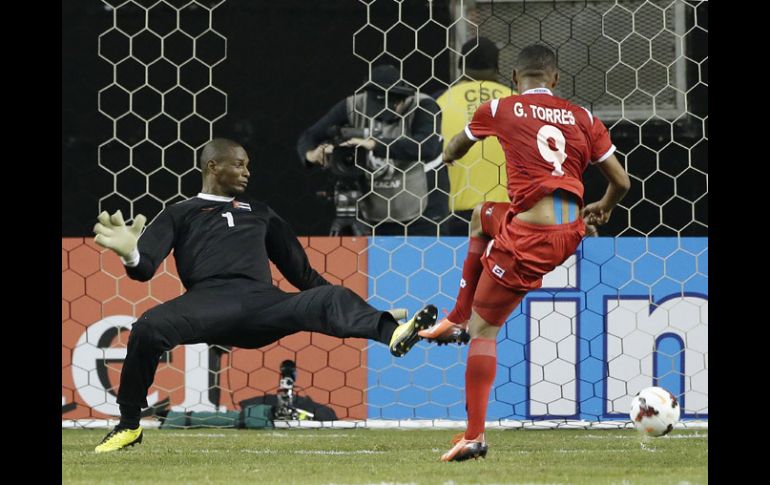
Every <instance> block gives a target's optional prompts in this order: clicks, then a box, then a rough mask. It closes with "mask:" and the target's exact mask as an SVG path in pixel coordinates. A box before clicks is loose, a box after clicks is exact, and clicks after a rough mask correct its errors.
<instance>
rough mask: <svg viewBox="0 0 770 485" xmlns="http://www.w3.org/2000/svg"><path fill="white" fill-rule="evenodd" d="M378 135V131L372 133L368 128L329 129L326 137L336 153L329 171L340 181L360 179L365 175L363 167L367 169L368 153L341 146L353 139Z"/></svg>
mask: <svg viewBox="0 0 770 485" xmlns="http://www.w3.org/2000/svg"><path fill="white" fill-rule="evenodd" d="M377 134H378V133H376V130H375V132H372V131H371V130H369V129H368V128H355V127H352V126H331V127H329V129H328V130H327V132H326V135H327V136H328V137H329V139H330V140H331V143H332V145H334V151H333V152H332V154H331V157H330V158H329V164H328V169H329V171H330V172H331V173H332V174H333V175H334V176H335V177H336V178H338V179H359V178H360V177H361V176H362V175H363V174H364V172H363V171H362V170H361V167H366V158H367V157H368V155H369V153H368V151H367V150H366V149H364V148H360V147H343V146H340V144H341V143H343V142H345V141H348V140H350V139H351V138H369V137H370V136H377Z"/></svg>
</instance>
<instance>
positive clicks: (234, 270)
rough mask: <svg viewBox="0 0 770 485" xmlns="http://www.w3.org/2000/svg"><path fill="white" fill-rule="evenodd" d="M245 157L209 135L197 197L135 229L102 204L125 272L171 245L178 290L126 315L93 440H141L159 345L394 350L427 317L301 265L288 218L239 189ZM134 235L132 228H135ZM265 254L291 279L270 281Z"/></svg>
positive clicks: (428, 312) (139, 275) (107, 237)
mask: <svg viewBox="0 0 770 485" xmlns="http://www.w3.org/2000/svg"><path fill="white" fill-rule="evenodd" d="M248 165H249V159H248V156H247V154H246V151H245V150H244V149H243V147H242V146H240V145H239V144H238V143H236V142H234V141H231V140H227V139H223V138H216V139H213V140H211V141H210V142H209V143H207V144H206V145H205V146H204V148H203V150H202V152H201V156H200V168H201V171H202V175H203V188H202V190H201V192H200V193H199V194H198V196H197V197H193V198H191V199H189V200H186V201H182V202H178V203H176V204H173V205H170V206H168V207H166V208H165V209H164V210H163V211H162V212H161V213H160V214H159V215H158V217H157V218H156V220H155V221H154V222H153V223H152V224H151V225H150V226H148V228H147V230H146V231H145V232H144V234H142V228H143V227H144V224H145V221H146V218H145V217H144V216H142V215H137V216H136V217H135V218H134V221H133V224H132V225H131V226H127V225H126V224H125V222H124V221H123V216H122V215H121V213H120V211H117V212H115V213H114V214H112V215H111V216H110V215H109V214H108V213H107V212H102V213H101V214H100V215H99V217H98V221H99V222H98V223H97V224H96V226H94V232H95V233H96V238H95V242H96V243H97V244H99V245H100V246H103V247H105V248H108V249H111V250H112V251H114V252H115V253H117V254H118V255H119V256H120V257H121V259H122V261H123V264H124V265H125V267H126V273H127V274H128V276H129V277H130V278H132V279H135V280H139V281H148V280H149V279H151V278H152V277H153V275H154V274H155V270H156V269H157V268H158V266H159V265H160V263H161V262H162V261H163V260H164V259H165V258H166V256H168V254H169V253H170V252H171V251H172V250H173V251H174V258H175V259H176V267H177V270H178V272H179V277H180V279H181V280H182V284H184V287H185V289H186V290H187V291H186V293H184V294H183V295H181V296H179V297H177V298H174V299H173V300H170V301H167V302H165V303H162V304H160V305H158V306H156V307H154V308H151V309H150V310H148V311H147V312H145V313H144V314H143V315H142V316H141V317H139V318H138V320H137V321H136V322H135V323H134V324H133V327H132V329H131V335H130V337H129V340H128V349H127V353H126V358H125V361H124V363H123V370H122V372H121V375H120V388H119V390H118V399H117V402H118V405H119V406H120V422H119V423H118V425H117V426H116V427H115V428H114V429H113V430H112V431H110V432H109V433H108V434H107V436H105V437H104V439H103V440H102V441H101V443H99V445H98V446H97V447H96V450H95V451H96V452H97V453H102V452H109V451H116V450H120V449H123V448H125V447H127V446H132V445H134V444H136V443H141V442H142V428H141V426H140V425H139V418H140V415H141V409H142V408H143V407H147V401H146V396H147V392H148V390H149V388H150V386H151V385H152V382H153V379H154V377H155V371H156V369H157V367H158V361H159V358H160V357H161V355H162V353H163V352H165V351H168V350H171V349H172V348H174V347H175V346H177V345H182V344H195V343H207V344H214V345H232V346H237V347H242V348H248V349H251V348H258V347H262V346H265V345H268V344H270V343H272V342H275V341H277V340H279V339H281V338H282V337H286V336H287V335H291V334H293V333H296V332H301V331H309V332H319V333H323V334H326V335H332V336H335V337H360V338H367V339H371V340H376V341H378V342H382V343H384V344H386V345H388V346H389V348H390V352H391V353H392V354H393V355H395V356H399V357H400V356H402V355H404V354H406V353H407V352H408V351H409V350H410V349H411V348H412V346H413V345H414V344H415V343H416V342H417V341H418V340H419V339H420V337H419V336H418V335H417V332H418V331H419V330H422V329H425V328H428V327H430V326H432V325H433V324H434V323H435V320H436V315H437V311H436V308H435V307H434V306H432V305H428V306H426V307H425V308H423V309H422V310H420V311H419V312H418V313H416V314H415V315H414V317H413V318H412V319H411V320H409V321H408V322H407V323H405V324H401V325H399V324H398V322H397V321H396V319H395V318H394V317H393V316H392V315H391V314H390V313H388V312H383V311H379V310H377V309H375V308H373V307H372V306H370V305H369V304H368V303H366V302H365V301H364V300H363V299H362V298H361V297H359V296H358V295H356V294H355V293H354V292H352V291H351V290H349V289H347V288H344V287H342V286H336V285H331V284H330V283H329V282H328V281H326V280H325V279H324V278H323V277H322V276H321V275H319V274H318V273H317V272H316V271H315V270H314V269H313V268H311V267H310V264H309V262H308V259H307V256H306V254H305V251H304V250H303V249H302V246H301V245H300V243H299V241H297V237H296V236H295V235H294V233H293V231H292V230H291V228H290V227H289V225H288V224H287V223H286V222H285V221H284V220H283V219H281V217H280V216H278V215H277V214H276V213H275V212H273V210H272V209H271V208H270V207H268V206H267V205H266V204H264V203H262V202H257V201H255V200H250V199H248V198H246V197H243V193H244V192H245V190H246V185H247V184H248V181H249V175H250V173H249V168H248ZM140 235H141V237H140ZM268 260H270V261H272V262H273V263H275V265H276V267H277V268H278V269H279V270H280V271H281V273H282V274H283V275H284V276H285V277H286V279H287V280H288V281H289V282H290V283H291V284H292V285H294V286H295V287H297V288H299V290H300V291H299V292H298V293H287V292H284V291H282V290H280V289H278V288H277V287H276V286H274V285H273V284H272V277H271V273H270V267H269V262H268Z"/></svg>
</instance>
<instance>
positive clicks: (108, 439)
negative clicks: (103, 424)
mask: <svg viewBox="0 0 770 485" xmlns="http://www.w3.org/2000/svg"><path fill="white" fill-rule="evenodd" d="M142 436H143V433H142V427H141V426H139V427H138V428H136V429H128V428H122V429H117V428H115V429H113V430H112V431H110V432H109V433H107V436H105V437H104V439H103V440H102V442H101V443H99V444H98V445H97V446H96V448H95V449H94V451H95V452H97V453H107V452H108V451H118V450H122V449H123V448H126V447H128V446H134V445H135V444H137V443H141V442H142Z"/></svg>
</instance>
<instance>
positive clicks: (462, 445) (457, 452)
mask: <svg viewBox="0 0 770 485" xmlns="http://www.w3.org/2000/svg"><path fill="white" fill-rule="evenodd" d="M452 443H453V444H454V446H453V447H452V449H451V450H449V451H447V452H446V453H444V454H443V455H441V461H465V460H468V459H470V458H473V459H474V460H478V458H479V457H482V458H486V456H487V442H486V441H485V440H484V433H481V434H479V435H478V436H476V438H474V439H472V440H466V439H465V433H460V434H458V435H456V436H455V437H454V438H453V439H452Z"/></svg>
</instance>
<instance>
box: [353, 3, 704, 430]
mask: <svg viewBox="0 0 770 485" xmlns="http://www.w3.org/2000/svg"><path fill="white" fill-rule="evenodd" d="M361 3H362V5H363V6H364V8H365V9H366V12H367V15H366V19H367V21H366V22H365V24H364V25H363V26H362V27H361V28H360V29H359V30H358V31H357V32H356V34H355V36H354V39H353V52H354V54H355V55H356V56H357V58H359V59H361V60H362V61H364V62H366V63H367V64H368V65H369V67H370V72H371V69H372V68H373V67H374V66H377V65H379V64H382V63H385V62H387V63H392V64H395V65H396V66H397V67H398V68H399V69H400V73H401V80H402V81H404V82H405V83H407V84H408V85H410V86H412V87H413V88H415V89H416V90H417V91H418V92H423V91H428V90H429V89H435V86H437V85H438V86H440V87H441V88H442V90H446V89H451V88H453V87H454V86H458V85H461V84H462V83H463V82H465V81H466V80H467V78H465V71H464V69H463V67H462V66H463V65H464V64H463V63H462V62H458V61H460V60H461V59H462V57H463V56H462V55H461V46H462V45H463V44H464V43H465V42H466V41H468V40H472V39H473V38H475V37H478V36H484V37H487V38H489V39H491V40H492V41H493V42H494V43H495V44H496V45H497V47H498V48H499V49H500V61H499V73H500V77H499V80H500V82H502V83H504V84H508V85H509V86H510V87H511V88H515V86H511V84H510V80H508V76H509V74H510V73H511V71H512V69H513V62H514V59H515V57H516V55H517V54H518V51H519V50H520V49H521V48H523V47H524V46H526V45H529V44H532V43H540V44H544V45H547V46H549V47H550V48H552V49H553V50H554V51H555V52H556V53H557V57H558V63H559V68H560V74H561V81H560V83H559V85H558V86H557V89H556V92H555V94H556V95H559V96H561V97H564V98H567V99H570V100H571V101H573V102H575V103H577V104H580V105H582V106H584V107H586V108H587V109H588V110H590V111H591V112H592V113H593V114H594V115H595V116H598V117H599V118H600V119H602V120H603V121H604V122H605V124H606V125H607V127H608V128H609V129H610V132H611V136H612V138H613V141H614V143H615V144H616V146H617V147H618V150H617V151H616V155H617V157H618V159H619V160H620V161H621V163H623V164H624V165H625V167H626V168H627V170H628V172H629V173H630V176H631V179H632V189H631V191H630V192H629V194H628V196H627V197H626V199H625V200H624V201H623V202H622V203H621V205H620V206H619V207H618V208H617V209H616V210H615V212H614V213H613V221H612V222H611V223H610V224H609V225H608V227H605V228H602V229H601V232H602V233H603V234H602V235H604V236H606V235H612V236H616V237H599V238H589V239H587V240H585V241H584V242H583V243H582V244H581V246H580V248H579V250H578V252H577V253H576V255H575V256H573V257H572V258H570V259H568V260H567V261H566V262H565V263H564V264H563V265H562V266H561V267H559V268H557V269H556V270H554V272H552V273H551V274H549V275H547V276H546V278H545V279H544V284H543V287H542V288H541V289H539V290H537V291H533V292H531V293H530V294H528V295H527V297H526V298H525V299H524V301H523V302H522V304H521V305H520V306H519V307H518V308H517V309H516V310H514V312H513V314H512V315H511V316H510V317H509V320H508V321H507V323H506V325H505V327H504V330H503V331H502V332H501V333H500V335H499V338H498V367H497V373H496V380H495V384H494V388H493V393H492V395H491V396H490V405H489V410H488V414H487V417H488V419H489V420H491V421H493V422H494V423H496V424H497V425H501V426H519V425H522V424H521V423H524V424H523V425H527V423H534V425H536V426H564V425H569V423H574V422H578V423H579V424H578V425H584V424H585V423H589V425H590V423H600V424H601V423H605V424H606V423H608V422H612V421H614V422H617V420H623V419H626V420H627V418H628V410H629V409H630V400H631V398H632V397H633V395H634V394H635V393H636V392H638V391H639V390H641V389H642V388H643V387H647V386H652V385H660V386H663V387H666V388H667V389H669V390H671V391H672V392H673V393H674V394H675V395H676V396H677V397H678V399H679V402H680V404H681V405H682V410H683V417H684V418H686V420H687V421H686V422H687V423H689V424H690V425H693V423H699V424H702V423H703V421H701V420H703V419H707V416H708V383H707V380H708V335H707V329H708V285H707V283H708V261H707V255H708V244H707V241H706V239H705V238H704V237H703V236H705V235H706V233H707V229H708V217H707V196H708V159H707V157H708V151H707V146H708V111H707V106H708V105H707V92H708V51H707V47H705V45H704V44H705V40H706V39H707V38H708V5H707V2H702V1H682V0H639V1H616V0H612V1H592V0H586V1H579V2H573V1H558V0H557V1H555V2H542V1H515V0H514V1H495V0H476V1H458V2H451V3H450V6H449V8H450V12H451V18H450V20H449V21H448V22H447V21H443V20H438V18H439V17H438V16H434V9H435V8H437V7H436V6H435V5H432V4H431V3H430V2H429V5H428V6H427V7H426V9H425V12H424V17H421V18H419V19H417V20H415V18H414V16H411V17H407V16H406V15H403V12H404V10H405V9H402V8H401V7H403V6H404V5H405V4H401V3H400V2H392V1H389V0H374V1H370V0H361ZM436 36H437V37H440V38H441V37H443V38H444V39H446V40H445V43H444V44H443V45H439V46H438V47H436V46H435V45H433V44H431V43H430V41H429V39H430V38H435V37H436ZM446 59H449V64H450V66H451V67H450V69H451V75H450V77H449V78H448V79H447V78H446V77H445V76H444V75H443V74H441V71H440V69H439V66H440V65H441V63H442V62H445V61H446ZM504 79H505V80H504ZM442 90H439V93H438V94H441V92H442ZM428 92H431V91H428ZM431 94H433V93H432V92H431ZM465 101H470V99H468V98H467V97H466V98H465ZM455 108H456V109H457V110H459V111H462V112H465V111H466V110H467V112H468V117H470V116H471V115H472V113H473V109H471V108H470V103H468V106H466V105H465V104H463V105H462V106H458V107H454V106H451V105H450V106H449V107H448V108H447V107H446V106H443V105H442V109H443V110H444V112H443V114H444V115H446V113H447V112H448V110H452V109H455ZM437 126H438V125H437ZM454 134H455V133H442V135H443V138H444V142H445V143H446V142H447V141H448V139H449V138H451V136H453V135H454ZM487 153H488V152H484V151H482V152H481V155H480V156H479V158H478V160H476V162H475V165H474V163H471V167H472V168H470V170H474V169H479V170H482V169H484V168H482V166H484V164H485V163H486V162H489V161H491V157H487ZM485 170H497V167H489V166H487V168H486V169H485ZM590 170H592V169H589V172H590ZM594 175H595V174H594ZM586 176H587V178H586V199H587V201H592V200H597V199H598V198H599V197H601V195H602V194H603V192H604V188H605V187H606V185H605V184H604V182H603V180H599V182H600V183H598V184H597V183H596V179H591V173H588V174H587V175H586ZM473 188H474V189H476V190H477V191H480V192H481V193H483V194H485V195H488V194H490V193H491V192H492V190H491V189H489V188H481V187H479V186H477V187H473ZM433 190H439V189H438V188H434V189H433ZM453 190H454V188H453ZM376 229H377V228H376V227H375V228H374V230H375V231H374V233H375V235H376V234H377V232H376ZM466 252H467V245H466V239H465V238H463V237H457V238H455V237H439V238H410V237H405V238H387V237H378V236H376V237H373V238H371V239H370V242H369V246H368V250H367V254H368V277H369V279H370V283H369V288H370V302H372V303H373V304H374V305H375V306H379V307H382V308H390V307H406V308H409V309H410V311H416V310H417V309H418V308H419V307H420V306H421V304H422V303H424V302H427V301H430V302H433V303H436V304H437V305H438V306H439V308H442V307H443V308H446V309H451V308H452V307H453V306H454V297H455V295H456V294H457V291H458V288H459V282H460V279H461V268H462V266H463V261H464V258H465V256H466ZM367 350H368V363H369V385H370V387H369V392H368V394H367V399H368V407H369V417H370V419H388V420H425V421H426V422H429V423H433V424H435V423H437V422H443V420H448V422H452V421H456V420H463V419H465V416H466V415H465V400H464V392H463V388H464V371H465V364H464V363H465V360H466V355H467V354H466V348H464V347H461V348H457V347H452V346H450V347H441V348H433V347H431V346H430V345H428V344H425V343H420V344H418V345H417V346H416V347H415V349H413V350H412V352H411V353H410V354H409V355H407V356H406V357H405V358H404V359H400V360H398V361H392V360H391V359H390V358H389V356H387V355H385V354H384V353H383V352H382V351H381V349H379V348H377V347H376V346H371V345H370V346H369V348H368V349H367ZM401 422H403V421H401ZM512 423H515V424H512Z"/></svg>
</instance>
